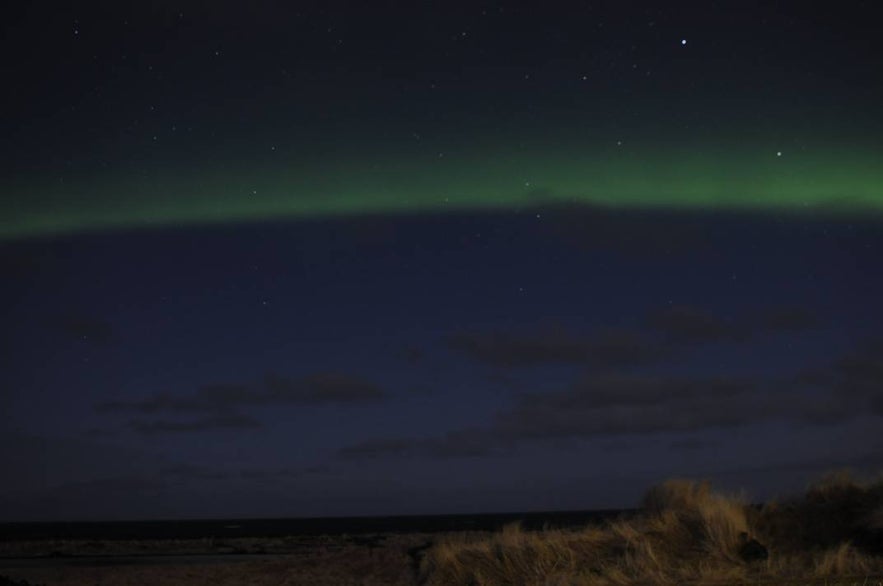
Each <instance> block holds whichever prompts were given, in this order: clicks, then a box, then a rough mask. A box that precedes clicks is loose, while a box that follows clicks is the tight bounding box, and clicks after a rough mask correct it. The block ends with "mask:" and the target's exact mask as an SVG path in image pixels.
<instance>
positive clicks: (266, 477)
mask: <svg viewBox="0 0 883 586" xmlns="http://www.w3.org/2000/svg"><path fill="white" fill-rule="evenodd" d="M328 471H329V468H328V467H327V466H321V465H320V466H307V467H302V468H297V467H275V468H258V467H252V468H242V469H216V468H208V467H206V466H199V465H193V464H177V465H174V466H165V467H163V468H161V469H160V470H159V472H158V474H157V478H158V479H160V480H161V481H163V482H172V483H183V482H191V481H196V482H201V481H209V482H216V481H227V480H246V481H253V482H259V483H273V482H280V481H284V480H292V479H296V478H302V477H304V476H308V475H314V474H325V473H327V472H328Z"/></svg>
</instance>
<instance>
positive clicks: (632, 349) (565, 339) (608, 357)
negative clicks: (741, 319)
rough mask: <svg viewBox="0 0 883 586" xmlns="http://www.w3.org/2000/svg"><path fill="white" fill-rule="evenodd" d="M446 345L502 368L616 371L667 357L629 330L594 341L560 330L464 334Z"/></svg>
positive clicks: (451, 337) (452, 337)
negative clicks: (564, 367) (583, 366)
mask: <svg viewBox="0 0 883 586" xmlns="http://www.w3.org/2000/svg"><path fill="white" fill-rule="evenodd" d="M446 341H447V344H448V346H449V347H450V348H452V349H454V350H456V351H458V352H461V353H463V354H466V355H467V356H469V357H471V358H473V359H475V360H479V361H481V362H485V363H488V364H490V365H493V366H501V367H526V366H539V365H544V364H591V365H595V366H599V367H616V366H626V365H632V364H640V363H645V362H649V361H652V360H654V359H658V358H660V357H661V356H662V355H664V354H665V352H664V351H663V350H662V349H661V348H660V347H659V346H657V345H655V344H653V343H652V341H650V340H648V339H647V338H646V337H645V336H642V335H641V334H639V333H637V332H631V331H628V330H606V331H602V332H601V333H599V334H598V335H596V336H594V337H593V338H591V339H587V338H579V337H576V336H574V335H572V334H570V333H568V332H566V331H563V330H560V329H550V330H546V331H541V332H533V333H512V332H461V333H457V334H454V335H451V336H449V337H448V338H447V340H446Z"/></svg>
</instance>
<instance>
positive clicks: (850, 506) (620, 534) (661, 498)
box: [420, 474, 883, 586]
mask: <svg viewBox="0 0 883 586" xmlns="http://www.w3.org/2000/svg"><path fill="white" fill-rule="evenodd" d="M881 505H883V482H879V481H878V482H874V483H861V482H857V481H855V480H853V479H852V478H850V477H849V476H844V475H842V474H841V475H837V476H830V477H827V478H825V479H823V481H821V482H819V483H817V484H815V485H813V486H811V487H810V488H809V490H808V491H807V493H806V494H805V495H804V496H803V497H801V498H795V499H791V500H789V501H786V502H785V503H784V504H772V505H770V506H767V507H764V508H763V509H761V510H757V509H756V508H754V507H751V506H750V505H748V504H747V503H746V502H745V500H744V499H743V498H741V497H739V496H736V495H724V494H719V493H716V492H713V491H712V490H711V487H710V485H709V484H708V483H704V482H698V483H697V482H693V481H687V480H670V481H668V482H665V483H664V484H662V485H660V486H657V487H654V488H652V489H651V490H650V491H649V492H648V493H647V495H646V497H645V499H644V502H643V506H642V510H641V512H640V514H638V515H637V516H635V517H633V518H628V519H619V520H617V521H614V522H611V523H608V524H606V525H604V526H601V527H586V528H584V529H580V530H573V531H562V530H546V531H541V532H535V533H530V532H525V531H522V530H521V528H520V527H519V526H518V525H512V526H509V527H506V528H505V529H504V530H503V531H502V532H499V533H496V534H491V535H483V536H477V535H464V534H454V535H450V536H448V537H446V538H445V539H443V540H441V541H440V542H439V543H437V544H436V545H435V546H434V547H433V548H432V549H430V550H429V551H428V552H427V555H426V557H425V559H424V560H423V562H422V564H421V574H420V579H421V582H422V583H424V584H426V585H427V586H442V585H444V586H455V585H464V586H465V585H469V586H498V585H504V584H505V585H512V586H514V585H524V586H540V585H543V586H552V585H555V586H565V585H567V586H583V585H621V584H684V583H687V584H690V583H692V584H744V583H751V584H790V583H796V582H800V583H804V584H807V583H820V584H821V583H824V584H829V585H834V584H852V583H856V584H865V585H866V586H869V585H871V584H877V583H881V580H880V579H879V576H881V575H883V555H881V554H883V549H874V548H875V547H877V546H878V545H879V544H878V543H877V542H875V541H874V539H875V537H876V538H877V539H879V530H880V525H879V520H880V516H881V510H883V509H881ZM750 539H756V540H757V541H758V542H761V543H763V544H764V545H765V546H766V548H767V551H768V554H769V555H768V558H767V559H756V560H753V561H749V560H748V559H746V556H745V555H744V551H745V550H744V549H743V547H745V544H746V542H748V541H749V540H750ZM875 576H876V577H878V578H875Z"/></svg>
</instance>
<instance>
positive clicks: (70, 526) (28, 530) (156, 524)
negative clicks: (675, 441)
mask: <svg viewBox="0 0 883 586" xmlns="http://www.w3.org/2000/svg"><path fill="white" fill-rule="evenodd" d="M631 513H633V511H631V510H604V511H554V512H530V513H487V514H478V515H425V516H398V517H326V518H301V519H214V520H204V519H199V520H177V521H175V520H168V521H103V522H44V523H0V541H17V540H42V539H94V540H113V539H200V538H209V537H215V538H232V537H284V536H286V535H355V534H367V533H439V532H447V531H494V530H498V529H501V528H502V527H503V526H505V525H507V524H509V523H514V522H520V523H521V526H522V528H523V529H526V530H539V529H543V528H544V527H548V528H555V529H567V528H575V527H580V526H584V525H587V524H596V523H602V522H604V521H606V520H612V519H615V518H616V517H618V516H627V515H629V514H631Z"/></svg>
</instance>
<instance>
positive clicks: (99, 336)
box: [47, 314, 113, 344]
mask: <svg viewBox="0 0 883 586" xmlns="http://www.w3.org/2000/svg"><path fill="white" fill-rule="evenodd" d="M47 325H48V326H49V327H50V328H52V329H54V330H56V331H58V332H61V333H63V334H65V335H67V336H70V337H73V338H76V339H78V340H86V341H88V342H95V343H97V344H107V343H109V342H111V341H112V339H113V328H112V327H111V325H110V323H109V322H107V321H105V320H103V319H100V318H96V317H90V316H84V315H74V314H69V315H62V316H57V317H55V318H53V319H50V320H48V322H47Z"/></svg>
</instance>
